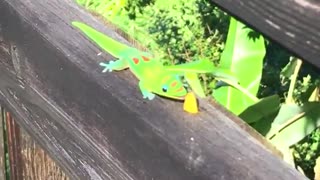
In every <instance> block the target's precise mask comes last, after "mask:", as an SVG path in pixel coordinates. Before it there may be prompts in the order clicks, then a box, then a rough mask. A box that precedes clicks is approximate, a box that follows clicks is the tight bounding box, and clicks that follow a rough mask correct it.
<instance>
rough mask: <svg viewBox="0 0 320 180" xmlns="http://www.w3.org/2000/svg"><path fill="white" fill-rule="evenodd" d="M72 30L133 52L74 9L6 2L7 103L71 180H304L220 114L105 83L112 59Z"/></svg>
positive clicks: (126, 84)
mask: <svg viewBox="0 0 320 180" xmlns="http://www.w3.org/2000/svg"><path fill="white" fill-rule="evenodd" d="M66 12H68V13H66ZM72 20H80V21H83V22H87V23H88V24H90V25H92V26H94V27H96V28H97V29H99V30H101V31H103V32H105V33H106V34H108V35H109V36H111V37H113V38H115V39H117V40H120V41H122V42H125V40H124V39H123V38H121V37H120V36H119V35H117V34H116V33H114V32H113V31H111V30H110V29H107V28H106V27H103V25H102V24H101V23H99V22H97V21H96V20H95V19H94V18H93V17H92V16H91V15H89V14H88V13H86V12H85V11H84V10H82V9H81V8H79V7H78V6H76V5H75V3H74V2H73V1H71V0H65V1H56V0H42V1H31V0H0V25H1V27H2V31H3V35H4V38H5V39H4V42H6V43H3V47H5V48H3V49H4V50H2V54H1V53H0V55H1V56H0V59H1V60H0V71H1V72H2V75H1V77H0V98H1V101H2V102H3V103H5V104H6V105H7V107H8V108H9V109H10V110H11V111H12V112H14V114H15V117H16V119H17V122H18V123H19V125H21V126H22V127H24V129H26V130H27V131H28V133H29V134H31V135H32V137H33V138H35V139H36V140H37V142H38V143H39V144H40V145H41V146H42V147H43V148H44V149H45V150H46V151H48V152H49V154H50V155H51V157H52V158H53V159H55V160H56V161H57V162H58V163H59V164H60V165H61V167H62V168H63V169H64V171H65V172H66V173H68V175H69V177H70V178H74V179H112V180H113V179H117V180H121V179H137V180H142V179H148V180H149V179H164V180H170V179H173V180H178V179H183V180H188V179H197V180H201V179H248V180H249V179H259V180H260V179H266V180H270V179H278V180H281V179H291V180H295V179H305V177H304V176H302V175H301V174H299V173H298V172H297V171H296V170H294V169H293V168H291V167H289V165H287V164H286V163H284V162H283V161H282V160H281V159H279V158H278V157H276V156H274V155H272V154H271V153H270V152H269V151H267V150H266V149H265V147H264V146H263V145H262V144H261V143H260V142H259V141H257V140H256V139H254V138H253V137H252V136H250V135H249V134H248V133H247V132H245V131H244V130H243V129H242V128H240V127H239V126H238V125H237V124H236V123H235V121H238V122H240V120H239V119H238V118H236V117H234V116H233V115H231V114H230V113H228V112H226V111H225V110H224V109H223V108H221V107H220V106H218V105H216V104H213V105H212V104H209V102H204V101H202V102H201V107H200V110H201V113H200V114H199V115H196V116H194V115H190V114H187V113H185V112H184V111H183V109H182V104H181V103H177V102H173V101H169V100H166V99H162V98H159V97H157V98H156V99H155V100H154V101H145V100H143V99H142V97H141V94H140V92H139V90H138V88H137V81H136V80H135V79H134V77H133V75H132V74H131V73H130V72H127V71H126V72H120V73H111V74H102V73H100V71H101V69H100V67H99V66H98V63H99V62H100V61H103V60H104V59H113V57H112V56H111V55H108V54H104V55H103V56H97V54H98V53H99V52H100V50H99V49H98V48H97V47H96V46H95V45H94V44H92V43H91V42H90V41H88V40H87V39H86V38H85V37H84V36H83V35H82V34H81V33H80V32H79V31H77V30H75V29H73V28H72V27H70V22H71V21H72ZM11 59H12V61H11Z"/></svg>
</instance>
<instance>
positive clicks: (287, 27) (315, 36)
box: [211, 0, 320, 68]
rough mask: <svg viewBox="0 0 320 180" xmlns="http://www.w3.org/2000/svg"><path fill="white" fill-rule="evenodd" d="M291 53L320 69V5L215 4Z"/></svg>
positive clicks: (285, 0) (300, 1)
mask: <svg viewBox="0 0 320 180" xmlns="http://www.w3.org/2000/svg"><path fill="white" fill-rule="evenodd" d="M211 1H212V2H213V3H214V4H216V5H218V6H219V7H220V8H221V9H223V10H225V11H226V12H228V13H230V14H231V15H233V16H235V17H237V18H239V19H240V20H242V21H243V22H246V23H247V24H248V25H249V26H250V27H252V28H253V29H256V30H258V31H259V32H261V33H263V34H264V35H265V36H267V37H269V38H270V39H272V40H274V41H275V42H277V43H279V44H280V45H282V46H283V47H284V48H286V49H287V50H289V51H290V52H291V53H293V54H295V55H296V56H298V57H300V58H302V60H304V61H305V62H309V63H311V64H313V65H314V66H316V67H318V68H320V60H319V57H320V33H319V32H320V18H319V17H320V2H319V1H316V0H281V1H272V0H237V1H234V0H211Z"/></svg>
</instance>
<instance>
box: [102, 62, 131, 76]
mask: <svg viewBox="0 0 320 180" xmlns="http://www.w3.org/2000/svg"><path fill="white" fill-rule="evenodd" d="M99 65H100V66H102V67H104V69H103V70H102V72H103V73H105V72H107V71H109V72H112V71H113V70H116V71H120V70H123V69H126V68H128V67H129V64H128V62H127V61H126V60H124V59H119V60H116V61H109V62H108V63H104V62H101V63H100V64H99Z"/></svg>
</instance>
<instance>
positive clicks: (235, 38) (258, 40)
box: [212, 18, 266, 115]
mask: <svg viewBox="0 0 320 180" xmlns="http://www.w3.org/2000/svg"><path fill="white" fill-rule="evenodd" d="M249 34H252V30H251V29H249V28H247V27H246V26H245V25H244V24H242V23H240V22H238V21H237V20H235V19H234V18H231V21H230V27H229V32H228V37H227V42H226V47H225V50H224V51H223V53H222V57H221V60H220V66H221V67H222V68H228V69H230V71H231V72H232V73H233V74H234V75H235V77H236V78H237V79H238V80H239V83H240V85H241V86H242V87H244V88H245V89H246V90H247V91H248V92H250V93H251V94H252V95H253V96H255V95H256V94H257V92H258V89H259V85H260V80H261V74H262V65H263V58H264V56H265V53H266V50H265V44H264V38H263V37H262V36H254V37H250V35H249ZM212 96H213V97H214V98H215V99H216V100H217V101H218V102H219V103H220V104H222V105H224V106H225V107H226V108H227V109H229V110H230V111H231V112H233V113H234V114H236V115H238V114H239V113H241V112H242V111H243V110H245V109H246V108H247V107H248V106H250V105H252V104H253V103H255V102H254V101H253V100H252V99H250V98H248V96H246V95H244V94H243V93H241V92H240V91H239V90H237V89H235V88H233V87H231V86H228V87H221V88H219V89H217V90H215V91H213V93H212Z"/></svg>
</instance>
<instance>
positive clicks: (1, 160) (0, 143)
mask: <svg viewBox="0 0 320 180" xmlns="http://www.w3.org/2000/svg"><path fill="white" fill-rule="evenodd" d="M0 41H1V40H0ZM2 117H3V111H2V107H0V118H1V120H0V179H6V164H5V163H6V159H5V149H4V148H5V147H4V143H5V142H4V136H3V133H4V132H3V128H4V127H3V126H4V124H3V123H4V122H3V118H2Z"/></svg>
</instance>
